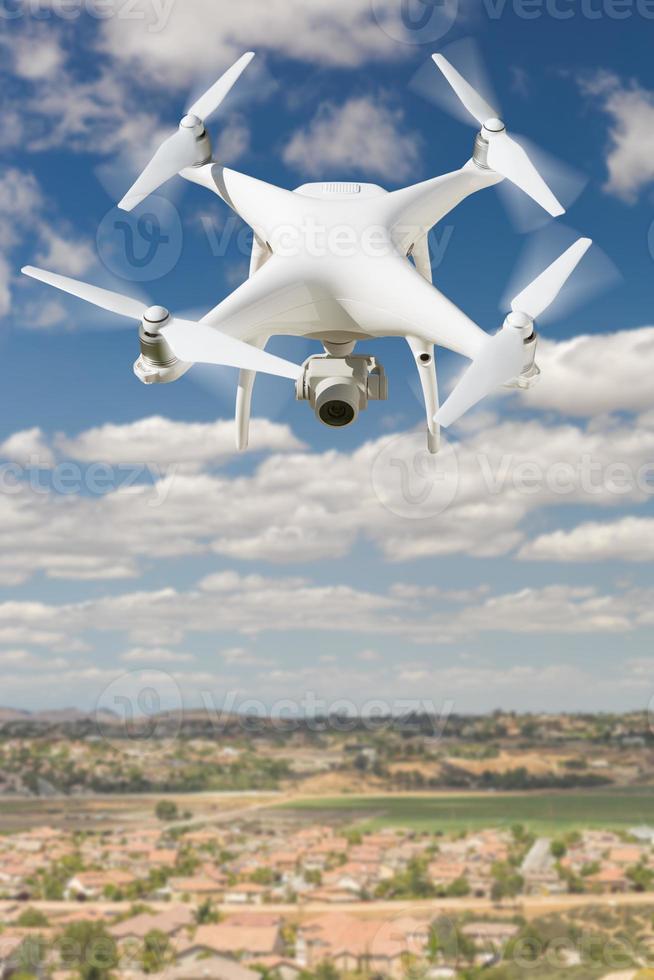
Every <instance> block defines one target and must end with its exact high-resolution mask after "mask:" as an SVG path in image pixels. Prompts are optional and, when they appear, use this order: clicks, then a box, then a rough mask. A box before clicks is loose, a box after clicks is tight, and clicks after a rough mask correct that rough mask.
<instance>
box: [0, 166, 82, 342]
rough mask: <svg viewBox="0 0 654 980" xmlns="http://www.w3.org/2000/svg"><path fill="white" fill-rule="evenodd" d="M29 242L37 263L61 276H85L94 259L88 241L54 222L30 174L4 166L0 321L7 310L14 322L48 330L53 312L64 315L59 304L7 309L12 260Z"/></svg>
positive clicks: (0, 196)
mask: <svg viewBox="0 0 654 980" xmlns="http://www.w3.org/2000/svg"><path fill="white" fill-rule="evenodd" d="M28 239H30V240H33V239H36V243H37V244H36V249H37V251H36V256H37V261H40V262H42V263H43V264H45V265H50V266H51V267H53V268H55V269H57V270H58V271H60V272H63V273H66V272H68V273H69V274H72V275H79V274H81V273H84V272H86V271H87V270H88V269H89V268H90V267H91V266H92V265H93V264H94V262H95V259H96V256H95V251H94V249H93V247H92V245H91V244H90V242H88V241H86V240H85V239H82V238H80V236H79V235H76V234H73V233H72V232H71V231H70V226H69V225H68V224H67V222H65V221H63V220H59V219H58V218H57V216H56V213H55V212H54V211H53V208H52V206H51V205H50V203H49V202H48V201H47V199H46V196H45V195H44V193H43V191H42V188H41V186H40V184H39V182H38V180H37V179H36V177H35V176H34V174H32V173H30V172H29V171H26V170H22V169H19V168H17V167H7V168H6V169H5V170H4V172H3V173H2V174H1V175H0V316H1V315H3V314H6V313H8V312H9V310H10V308H12V309H13V311H14V313H15V319H16V322H18V323H23V322H24V323H26V324H28V325H30V326H32V327H35V326H37V325H47V326H51V325H53V324H54V323H55V322H56V315H57V313H63V308H62V307H61V305H60V304H59V303H52V302H50V303H49V304H47V305H46V307H44V309H43V310H40V311H39V310H38V309H35V308H34V307H32V306H31V304H29V303H28V304H25V303H23V302H21V301H18V302H14V303H13V304H12V289H11V286H12V285H13V283H14V266H15V261H14V256H15V253H16V250H17V249H18V248H19V246H20V245H22V244H23V243H24V242H25V241H26V240H28ZM21 283H22V281H21Z"/></svg>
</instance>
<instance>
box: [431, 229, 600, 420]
mask: <svg viewBox="0 0 654 980" xmlns="http://www.w3.org/2000/svg"><path fill="white" fill-rule="evenodd" d="M591 245H592V241H591V240H590V238H580V239H579V240H578V241H576V242H575V243H574V245H571V246H570V248H569V249H568V250H567V251H566V252H564V253H563V255H561V256H559V258H558V259H557V260H556V261H555V262H553V263H552V265H550V266H549V268H547V269H546V270H545V271H544V272H542V273H541V274H540V275H539V276H538V277H537V278H536V279H534V281H533V282H532V283H531V284H530V285H529V286H527V288H526V289H523V291H522V292H521V293H519V294H518V295H517V296H516V297H515V299H514V300H513V301H512V303H511V313H509V315H508V316H507V318H506V320H505V321H504V326H503V327H502V329H501V330H500V331H499V333H497V334H495V336H489V337H488V338H487V339H486V340H485V341H484V342H483V344H482V346H481V349H480V351H479V353H478V354H477V356H476V357H475V359H474V360H473V362H472V364H471V365H470V367H469V368H468V370H467V371H466V373H465V374H464V375H463V377H462V378H461V380H460V381H459V383H458V385H457V386H456V388H455V389H454V391H453V392H452V394H451V395H450V397H449V398H448V399H447V401H446V402H445V404H444V405H443V406H442V408H441V409H440V410H439V411H438V412H437V413H436V416H435V421H436V422H437V423H438V424H439V425H442V426H444V427H445V428H447V427H448V426H450V425H452V424H453V423H454V422H456V421H457V420H458V419H460V418H461V416H462V415H464V414H465V413H466V412H467V411H468V410H469V409H470V408H472V407H473V406H474V405H476V404H477V403H478V402H480V401H481V400H482V398H485V397H486V396H487V395H490V394H491V393H492V392H493V391H494V390H495V389H496V388H498V387H500V385H504V384H508V383H509V382H510V381H512V380H513V379H514V378H516V377H518V376H519V375H520V374H522V372H523V370H524V368H525V361H526V358H527V354H526V351H525V341H527V340H531V338H532V337H533V336H534V320H535V319H536V318H537V317H539V316H540V315H541V313H544V312H545V310H546V309H547V308H548V307H549V306H551V304H552V303H553V302H554V300H555V299H556V297H557V296H558V295H559V293H560V292H561V290H562V289H563V287H564V286H565V284H566V282H567V281H568V279H569V278H570V276H571V275H572V273H573V272H574V271H575V269H576V268H577V266H578V265H579V263H580V262H581V260H582V258H583V257H584V255H585V254H586V252H587V251H588V249H589V248H590V246H591Z"/></svg>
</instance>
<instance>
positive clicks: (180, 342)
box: [22, 265, 302, 381]
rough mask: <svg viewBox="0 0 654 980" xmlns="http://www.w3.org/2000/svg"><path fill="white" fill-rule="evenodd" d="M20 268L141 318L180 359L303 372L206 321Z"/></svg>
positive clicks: (293, 375)
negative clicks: (145, 305)
mask: <svg viewBox="0 0 654 980" xmlns="http://www.w3.org/2000/svg"><path fill="white" fill-rule="evenodd" d="M22 272H23V273H24V274H25V275H26V276H31V278H32V279H38V280H39V281H40V282H44V283H47V284H48V285H49V286H54V287H55V288H56V289H61V290H63V291H64V292H65V293H70V295H71V296H77V297H78V298H79V299H83V300H86V302H87V303H92V304H93V305H94V306H99V307H100V309H102V310H108V311H109V312H110V313H115V314H116V315H117V316H124V317H129V319H131V320H139V321H142V323H143V327H144V329H145V331H146V333H149V334H151V335H155V336H161V337H163V338H164V340H165V341H166V343H167V344H168V346H169V347H170V349H171V351H172V352H173V354H174V355H175V357H177V358H178V359H179V360H180V361H185V362H187V363H191V364H219V365H223V366H225V367H235V368H246V369H248V370H251V371H262V372H264V373H265V374H274V375H277V376H278V377H282V378H290V379H291V380H293V381H297V379H298V378H299V377H300V375H301V373H302V368H301V367H300V366H299V365H296V364H292V363H291V361H285V360H284V359H283V358H281V357H276V356H275V355H274V354H268V353H266V351H263V350H260V349H259V348H257V347H252V346H251V345H250V344H247V343H245V342H244V341H242V340H237V339H236V338H234V337H229V336H227V334H224V333H221V332H220V331H219V330H216V328H215V327H212V326H210V325H209V324H208V323H202V322H197V321H194V320H183V319H180V318H178V317H174V316H172V315H171V314H170V313H169V312H168V310H166V309H164V307H162V306H152V307H150V308H149V309H144V307H143V303H142V302H140V301H139V300H135V299H131V298H130V297H128V296H121V295H120V293H114V292H112V291H111V290H108V289H101V288H100V287H99V286H91V285H89V284H88V283H85V282H78V281H77V280H76V279H69V278H68V276H60V275H57V273H54V272H46V271H45V270H44V269H36V268H34V267H33V266H31V265H27V266H25V267H24V268H23V269H22Z"/></svg>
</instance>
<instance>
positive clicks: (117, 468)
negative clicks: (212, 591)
mask: <svg viewBox="0 0 654 980" xmlns="http://www.w3.org/2000/svg"><path fill="white" fill-rule="evenodd" d="M643 369H644V370H646V364H644V365H643ZM232 438H233V424H232V423H231V422H216V423H182V422H174V421H171V420H167V419H163V418H154V419H143V420H141V421H139V422H134V423H129V424H127V425H110V424H108V425H106V426H102V427H99V428H98V429H92V430H87V431H86V432H82V433H80V434H79V435H77V436H75V437H73V438H67V437H64V436H60V437H58V438H56V439H55V440H54V447H49V445H48V444H47V443H45V445H43V440H42V437H41V435H40V433H38V431H30V432H28V433H27V434H25V433H22V434H18V435H16V436H14V437H11V438H10V439H9V440H8V441H7V445H8V447H9V449H10V450H11V451H12V452H13V453H14V455H21V454H22V456H23V457H24V456H25V455H27V456H29V454H30V451H31V450H32V449H36V450H37V451H39V452H40V453H42V454H47V453H48V451H49V450H50V449H52V448H54V452H55V465H54V467H53V469H52V473H51V474H50V475H49V480H50V483H49V484H48V485H46V487H45V492H44V489H43V487H37V486H34V485H33V479H32V477H31V476H28V478H27V479H26V480H24V481H22V482H17V481H16V479H15V478H14V477H13V476H12V474H11V473H1V478H2V481H3V489H4V492H3V493H1V494H0V576H1V577H2V579H3V581H4V582H7V583H15V582H20V581H25V580H26V579H27V578H29V577H30V576H31V575H33V574H34V573H36V572H38V571H43V572H45V573H46V574H47V575H49V576H51V577H57V578H69V579H75V578H79V579H82V580H84V579H94V578H107V579H109V578H114V579H119V578H127V577H136V576H138V575H139V574H141V572H142V571H143V570H144V569H145V568H147V567H148V565H149V563H150V562H153V561H156V560H162V559H168V560H171V559H175V558H183V557H188V556H195V555H201V554H204V555H209V554H211V553H214V554H219V555H222V556H224V557H226V558H230V559H235V560H237V561H239V562H242V561H265V562H274V563H298V562H299V563H306V562H309V561H320V560H322V561H330V560H336V559H339V560H340V559H342V558H344V557H345V556H347V555H348V554H350V553H351V552H352V550H353V549H354V548H355V547H357V545H358V544H359V543H360V542H362V541H363V542H367V543H368V544H369V545H370V546H372V547H374V548H376V549H377V550H378V552H379V553H380V554H381V556H382V557H383V558H385V559H386V560H387V561H394V562H407V561H413V560H416V559H419V558H433V557H435V556H447V555H455V554H466V555H470V556H474V557H484V558H485V557H497V556H501V555H506V554H510V553H511V552H513V551H514V550H515V549H518V548H520V547H521V546H523V545H524V544H525V532H526V528H527V527H528V526H529V525H528V523H527V518H529V517H530V516H531V515H534V514H543V513H544V512H545V511H547V510H548V509H554V508H560V507H569V506H573V505H583V506H586V507H593V508H603V509H606V508H613V509H617V507H622V508H624V507H625V506H627V505H631V506H637V505H639V504H643V503H645V502H647V501H649V500H650V499H651V495H652V489H651V486H650V485H649V481H648V474H649V473H650V472H651V460H652V459H654V413H649V414H643V415H641V416H640V417H638V418H637V419H636V420H635V421H634V420H629V421H627V422H618V421H616V420H614V419H611V418H600V419H595V420H593V422H592V423H591V424H590V425H588V426H581V425H575V424H571V423H562V424H558V425H553V424H549V425H548V424H544V423H543V422H540V421H533V420H532V421H529V420H522V421H504V422H497V421H495V422H494V423H493V424H489V426H488V427H483V428H480V429H478V430H474V429H472V430H470V431H468V432H467V433H466V434H465V437H464V438H463V439H462V441H461V442H460V443H459V444H455V446H456V448H455V451H453V453H454V452H455V456H454V458H455V459H456V460H457V474H458V479H457V483H456V484H455V485H454V492H453V493H452V495H451V502H449V501H450V498H448V500H447V501H446V502H449V506H448V507H445V506H441V498H440V496H439V493H440V487H441V483H440V482H439V480H438V474H439V472H441V471H442V469H443V467H444V466H446V465H449V464H448V463H447V460H448V458H450V459H451V458H453V453H451V454H450V456H448V454H447V453H446V454H445V456H442V457H436V458H435V459H432V460H430V466H431V467H433V470H429V469H425V468H424V467H421V466H416V452H418V453H419V454H420V453H421V452H422V451H423V437H422V435H421V434H420V435H418V434H416V433H404V434H398V435H395V436H392V437H391V436H385V437H383V438H381V439H378V440H375V441H371V442H368V443H366V444H364V445H363V446H360V447H359V448H357V449H355V450H353V451H352V452H349V453H348V452H337V451H335V450H330V451H327V452H323V453H315V452H311V451H309V450H307V449H305V448H304V447H302V446H301V445H300V444H299V443H298V441H297V440H296V439H295V437H294V436H293V435H292V433H291V432H290V430H289V429H288V428H287V427H286V426H279V425H275V424H274V423H271V422H261V423H258V424H256V425H255V427H254V439H253V445H254V447H256V448H259V449H263V450H267V451H268V455H267V456H266V457H265V458H264V459H263V461H258V460H257V461H256V465H255V466H254V467H253V468H252V469H248V470H246V471H245V472H243V471H240V470H238V471H236V472H235V473H233V472H230V471H225V472H211V470H213V468H214V467H215V466H216V465H217V464H220V463H224V462H226V461H227V460H230V459H233V458H234V456H235V450H234V448H233V443H232ZM418 458H419V459H421V458H422V456H420V455H419V456H418ZM61 459H64V460H66V459H67V460H71V459H77V460H80V461H81V463H82V464H84V465H80V466H79V468H78V470H76V469H75V464H73V468H72V471H69V469H68V467H70V464H67V466H64V467H62V466H60V465H59V464H58V463H57V460H61ZM96 461H99V463H100V464H101V465H99V466H91V468H90V469H89V468H87V466H86V464H87V463H88V464H93V463H94V462H96ZM398 461H400V462H402V461H403V462H404V470H403V471H402V470H401V469H400V468H399V467H398V465H397V463H398ZM403 473H404V475H402V474H403ZM45 476H48V474H45ZM135 478H136V483H134V480H135ZM71 480H72V481H73V483H71ZM403 480H405V482H406V485H405V484H404V483H403V482H402V481H403ZM446 482H447V481H446ZM48 487H50V489H48ZM434 505H436V506H434ZM89 527H93V528H94V533H93V535H89V533H88V528H89ZM162 529H163V530H162ZM213 587H214V588H216V584H215V582H214V585H213ZM395 589H396V591H395V593H394V596H395V598H396V599H397V600H398V601H400V600H401V601H406V602H415V601H420V600H422V599H427V598H428V599H429V600H430V601H436V602H438V601H442V602H458V603H459V604H465V603H466V602H467V601H468V599H469V598H470V596H471V595H473V594H472V593H469V590H468V593H469V594H466V590H463V591H461V590H458V591H456V590H455V591H454V592H452V591H448V590H445V591H444V592H441V593H438V594H436V593H434V591H433V590H428V592H427V593H425V592H424V589H423V590H422V591H420V590H419V589H415V588H414V589H413V590H409V591H406V590H405V591H402V587H401V586H400V587H399V588H398V587H397V586H396V587H395ZM473 597H474V598H480V597H481V598H483V594H482V595H481V596H480V595H479V594H477V593H475V594H474V596H473Z"/></svg>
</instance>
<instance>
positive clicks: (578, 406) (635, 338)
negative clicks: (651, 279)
mask: <svg viewBox="0 0 654 980" xmlns="http://www.w3.org/2000/svg"><path fill="white" fill-rule="evenodd" d="M537 361H538V364H539V366H540V368H541V370H542V372H543V373H542V377H541V379H540V381H539V383H538V384H537V385H536V386H535V388H533V389H532V390H531V391H528V392H526V393H522V394H521V395H520V396H517V397H516V399H515V402H514V405H515V407H525V406H527V407H529V408H553V409H556V411H558V412H560V413H561V414H562V415H572V416H585V417H589V418H590V417H593V416H596V415H600V414H602V413H611V412H621V411H625V412H644V411H646V410H648V409H650V408H651V407H652V382H651V377H649V371H648V370H644V369H643V367H644V365H647V364H651V363H652V362H653V361H654V327H642V328H641V329H637V330H620V331H619V332H617V333H610V334H604V333H602V334H590V335H583V336H578V337H572V338H571V339H570V340H563V341H559V342H557V343H553V342H551V341H548V340H546V339H541V340H540V341H539V346H538V355H537Z"/></svg>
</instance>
